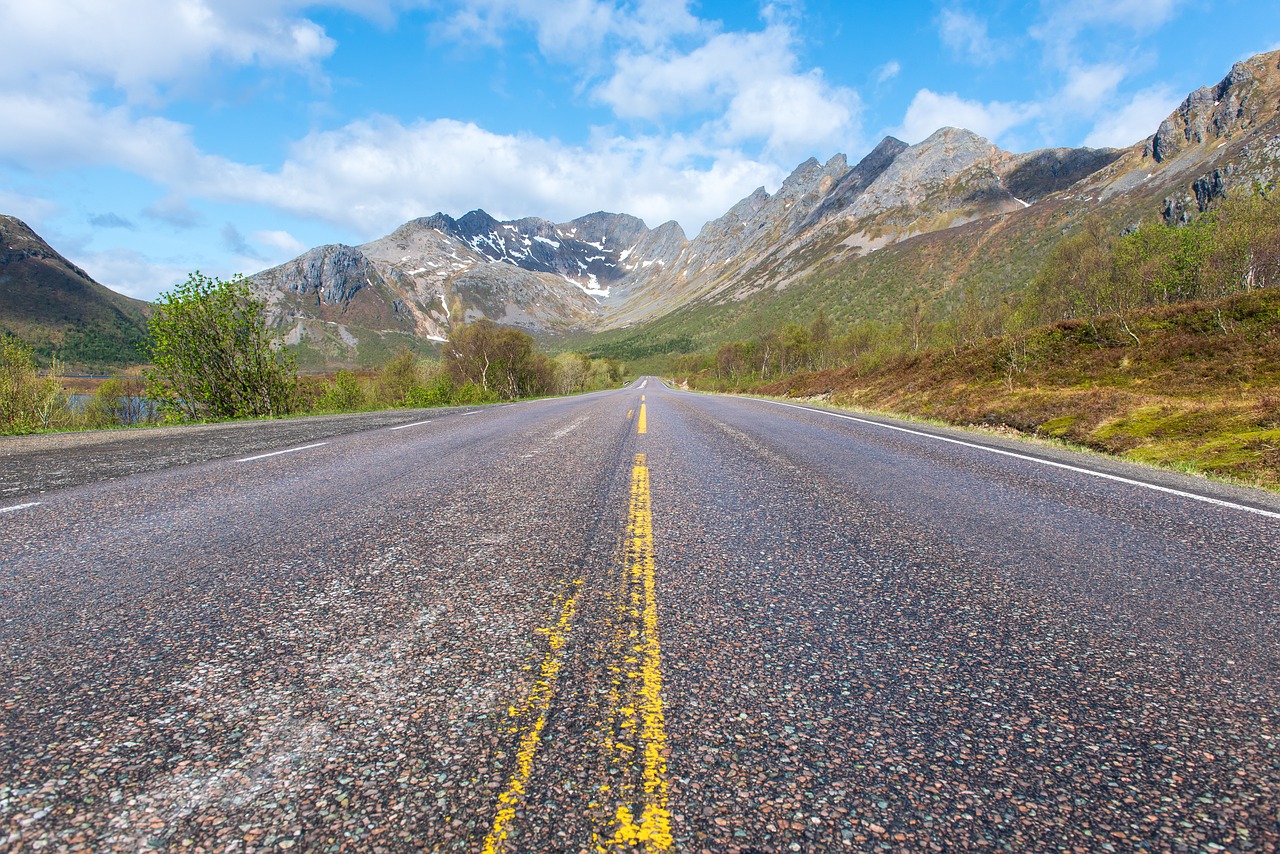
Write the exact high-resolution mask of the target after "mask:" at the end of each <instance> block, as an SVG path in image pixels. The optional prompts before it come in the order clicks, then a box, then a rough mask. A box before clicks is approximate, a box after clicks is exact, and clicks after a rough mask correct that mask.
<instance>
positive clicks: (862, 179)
mask: <svg viewBox="0 0 1280 854" xmlns="http://www.w3.org/2000/svg"><path fill="white" fill-rule="evenodd" d="M907 148H909V146H908V145H907V144H906V143H905V142H903V141H902V140H900V139H896V138H894V137H892V136H886V137H885V138H884V139H882V140H880V144H879V145H877V146H876V147H875V148H873V149H872V150H871V153H870V154H868V155H867V156H866V157H864V158H862V159H861V160H860V161H858V165H857V166H854V167H853V168H852V169H850V170H849V171H848V172H846V173H845V174H844V176H843V177H841V178H840V180H839V181H837V182H836V183H835V185H834V186H832V188H831V191H830V192H829V193H827V194H826V196H825V197H824V198H823V200H822V203H821V204H820V205H818V207H817V209H816V210H815V211H814V212H813V214H812V215H811V216H810V218H809V222H808V223H807V224H808V225H816V224H818V223H820V222H822V221H823V220H825V219H829V218H830V217H833V216H835V215H837V214H839V213H840V212H841V211H844V210H845V209H847V208H848V207H849V206H850V205H852V204H853V202H854V200H855V199H857V198H858V197H859V196H861V195H862V194H863V193H864V192H866V190H867V188H868V187H870V186H871V185H872V184H873V183H875V181H876V179H877V178H879V177H880V176H881V175H883V174H884V172H885V170H886V169H888V168H889V166H890V165H891V164H892V163H893V161H894V160H896V159H897V157H898V155H899V154H901V153H902V152H904V151H906V150H907Z"/></svg>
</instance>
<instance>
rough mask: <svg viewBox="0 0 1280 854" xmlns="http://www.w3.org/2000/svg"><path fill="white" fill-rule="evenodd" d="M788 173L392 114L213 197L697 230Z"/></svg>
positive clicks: (299, 210) (693, 147)
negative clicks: (596, 218) (617, 218)
mask: <svg viewBox="0 0 1280 854" xmlns="http://www.w3.org/2000/svg"><path fill="white" fill-rule="evenodd" d="M695 160H698V161H707V162H709V165H707V162H699V165H698V166H697V167H694V166H692V165H690V164H691V163H692V162H694V161H695ZM780 178H781V174H780V173H779V170H778V169H777V168H776V167H773V166H771V165H768V164H763V163H760V162H757V161H756V160H753V159H752V158H749V157H747V156H745V155H743V154H741V153H740V152H737V151H736V150H733V149H721V150H717V149H708V148H705V147H704V146H702V145H701V144H699V143H696V142H693V141H691V140H688V139H686V138H683V137H679V136H676V137H673V138H670V139H665V138H639V139H627V138H623V137H616V136H604V135H600V136H597V137H596V138H594V139H592V140H591V141H590V143H589V144H587V145H580V146H571V145H564V144H561V143H558V142H555V141H552V140H545V139H541V138H538V137H532V136H523V135H510V134H497V133H493V132H491V131H487V130H485V129H483V128H480V127H478V126H477V125H475V124H471V123H466V122H458V121H453V120H448V119H441V120H437V121H431V122H425V121H420V122H415V123H412V124H408V125H406V124H402V123H400V122H398V121H396V120H394V119H391V118H386V117H382V118H376V119H372V120H367V121H359V122H353V123H351V124H349V125H347V126H345V127H343V128H341V129H338V130H334V131H326V132H320V133H314V134H311V135H309V136H308V137H306V138H305V139H303V140H302V141H301V142H299V143H298V144H297V145H295V146H294V147H293V149H292V150H291V151H290V154H289V157H288V159H287V160H286V162H285V163H284V165H283V166H282V167H281V168H280V169H279V170H278V171H276V172H273V173H265V172H261V171H240V170H239V169H234V168H233V169H231V170H229V171H228V172H227V173H226V174H217V173H216V172H211V173H210V174H209V175H208V176H207V178H206V179H205V181H206V182H207V184H205V185H204V186H202V188H201V190H202V192H205V193H209V194H215V193H217V194H221V197H222V198H225V199H226V200H228V201H240V202H252V203H259V204H265V205H271V206H273V207H275V208H277V209H282V210H287V211H288V212H290V213H295V214H299V215H302V216H307V217H314V218H319V219H324V220H327V221H330V222H334V223H338V224H341V225H344V226H346V227H349V228H352V229H354V230H356V231H358V232H359V233H362V234H365V235H369V236H374V235H377V234H381V233H383V232H385V231H386V230H387V229H389V228H391V227H394V226H395V225H398V224H400V223H402V222H404V221H405V220H407V219H410V218H412V217H416V216H422V215H424V214H426V213H431V212H434V211H436V210H443V211H445V212H449V213H455V214H460V213H463V212H465V211H467V210H470V209H471V208H474V207H477V206H479V207H483V208H485V209H486V210H488V211H489V212H490V213H492V214H494V215H496V216H499V217H517V216H527V215H528V214H529V212H530V211H536V212H538V213H539V215H542V216H547V217H550V218H553V219H560V220H567V219H571V218H573V217H575V216H580V215H581V214H582V213H583V212H584V211H589V210H596V209H601V208H603V209H610V210H623V211H627V212H629V213H634V214H635V215H637V216H640V217H642V218H644V219H645V220H647V221H648V222H650V224H656V223H657V222H659V221H662V220H665V219H667V218H668V217H671V216H675V217H676V218H678V219H679V220H680V221H681V222H682V223H683V224H685V225H686V227H696V226H697V225H701V223H702V222H703V221H704V220H706V219H708V218H709V217H712V216H718V215H720V214H721V213H723V212H724V211H725V210H726V209H727V208H728V207H729V206H730V205H731V204H732V203H733V202H735V201H737V199H738V198H740V197H741V196H743V195H745V194H746V193H747V192H750V189H751V188H752V187H755V186H758V185H759V184H762V183H773V182H776V181H778V180H780Z"/></svg>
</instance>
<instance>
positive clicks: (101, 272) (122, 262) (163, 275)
mask: <svg viewBox="0 0 1280 854" xmlns="http://www.w3.org/2000/svg"><path fill="white" fill-rule="evenodd" d="M60 245H61V246H63V247H65V246H66V244H65V243H63V244H60ZM65 254H66V255H67V257H68V258H69V259H70V260H71V261H72V262H73V263H75V264H76V265H77V266H79V267H80V268H81V269H83V270H84V271H85V272H86V273H88V274H89V275H90V276H92V277H93V279H94V281H96V282H100V283H102V284H104V285H106V286H107V287H109V288H111V289H112V290H114V291H118V292H120V293H122V294H125V295H126V296H131V297H133V298H134V299H145V300H150V299H155V297H156V295H157V294H159V293H160V292H162V291H167V290H170V289H172V288H173V287H174V286H175V285H178V284H181V283H182V282H184V281H186V278H187V274H188V273H189V272H191V270H190V268H187V267H182V266H179V265H177V264H173V263H171V262H168V261H163V260H157V259H154V258H150V257H148V256H146V255H144V254H142V253H141V252H136V251H134V250H132V249H118V248H117V249H107V250H102V251H83V250H81V251H75V250H66V251H65Z"/></svg>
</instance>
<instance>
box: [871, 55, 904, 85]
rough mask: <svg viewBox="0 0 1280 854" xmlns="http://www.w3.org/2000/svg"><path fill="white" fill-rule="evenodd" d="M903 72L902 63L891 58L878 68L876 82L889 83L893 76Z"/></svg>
mask: <svg viewBox="0 0 1280 854" xmlns="http://www.w3.org/2000/svg"><path fill="white" fill-rule="evenodd" d="M901 73H902V63H901V62H898V60H896V59H894V60H890V61H889V62H886V63H885V64H884V65H882V66H880V67H879V68H877V69H876V83H877V84H882V83H888V82H889V81H890V80H892V79H893V78H895V77H897V76H898V75H899V74H901Z"/></svg>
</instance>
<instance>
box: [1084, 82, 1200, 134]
mask: <svg viewBox="0 0 1280 854" xmlns="http://www.w3.org/2000/svg"><path fill="white" fill-rule="evenodd" d="M1184 97H1185V95H1184V94H1180V93H1178V92H1175V91H1174V90H1173V89H1172V88H1170V87H1168V86H1154V87H1152V88H1150V89H1143V90H1142V91H1141V92H1139V93H1137V94H1136V95H1134V96H1133V98H1132V99H1130V101H1129V102H1128V103H1127V104H1125V105H1124V106H1123V107H1121V108H1120V109H1117V110H1113V111H1111V112H1109V113H1108V114H1107V115H1106V116H1105V117H1104V118H1103V119H1102V120H1100V121H1099V122H1098V123H1097V124H1095V125H1094V126H1093V130H1092V131H1090V132H1089V135H1088V136H1087V137H1085V140H1084V144H1085V145H1088V146H1091V147H1093V148H1125V147H1127V146H1130V145H1133V144H1134V143H1136V142H1139V141H1141V140H1144V139H1146V138H1147V137H1149V136H1151V134H1153V133H1155V132H1156V131H1157V130H1158V129H1159V128H1160V123H1161V122H1162V121H1164V120H1165V119H1166V118H1167V117H1168V116H1169V114H1170V113H1172V112H1173V111H1174V110H1175V109H1177V106H1178V104H1180V103H1181V102H1182V99H1183V98H1184Z"/></svg>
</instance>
